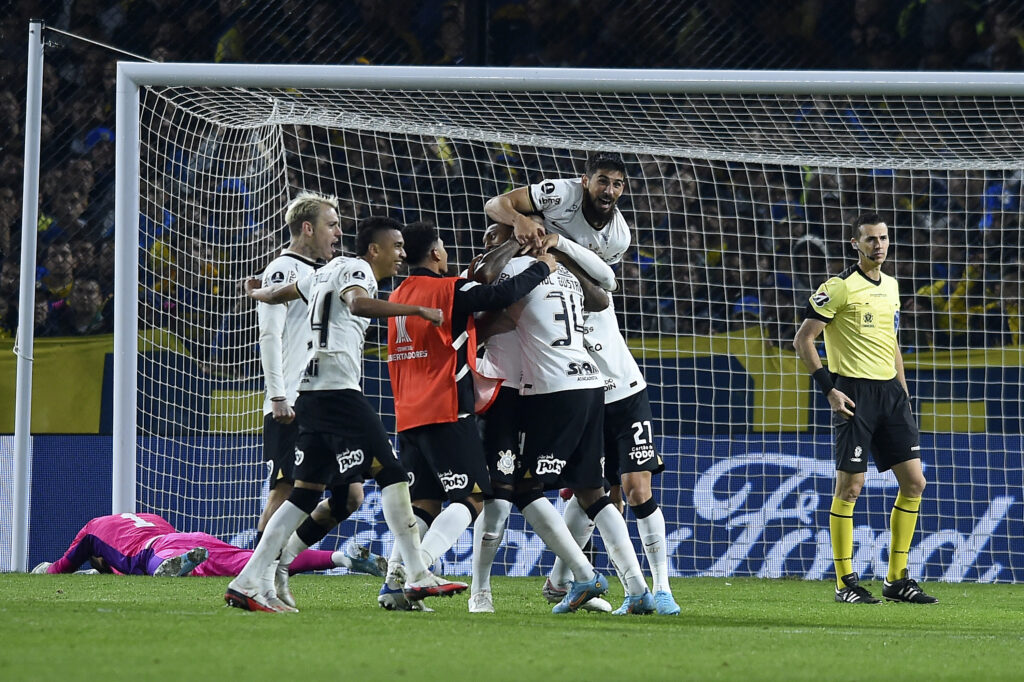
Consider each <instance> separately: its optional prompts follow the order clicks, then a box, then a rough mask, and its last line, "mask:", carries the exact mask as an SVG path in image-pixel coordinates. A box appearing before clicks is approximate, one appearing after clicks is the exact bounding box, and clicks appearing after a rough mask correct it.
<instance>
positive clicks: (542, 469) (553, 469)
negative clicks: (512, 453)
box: [537, 455, 565, 476]
mask: <svg viewBox="0 0 1024 682" xmlns="http://www.w3.org/2000/svg"><path fill="white" fill-rule="evenodd" d="M564 467H565V460H564V459H558V458H557V457H555V456H554V455H541V456H540V457H538V458H537V475H538V476H542V475H544V474H555V475H558V474H560V473H562V469H563V468H564Z"/></svg>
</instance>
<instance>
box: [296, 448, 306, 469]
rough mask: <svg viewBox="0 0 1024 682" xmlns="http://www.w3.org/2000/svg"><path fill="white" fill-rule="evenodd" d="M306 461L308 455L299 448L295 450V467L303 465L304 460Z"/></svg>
mask: <svg viewBox="0 0 1024 682" xmlns="http://www.w3.org/2000/svg"><path fill="white" fill-rule="evenodd" d="M304 459H306V453H305V452H303V451H302V450H299V449H298V448H295V466H299V465H300V464H302V460H304Z"/></svg>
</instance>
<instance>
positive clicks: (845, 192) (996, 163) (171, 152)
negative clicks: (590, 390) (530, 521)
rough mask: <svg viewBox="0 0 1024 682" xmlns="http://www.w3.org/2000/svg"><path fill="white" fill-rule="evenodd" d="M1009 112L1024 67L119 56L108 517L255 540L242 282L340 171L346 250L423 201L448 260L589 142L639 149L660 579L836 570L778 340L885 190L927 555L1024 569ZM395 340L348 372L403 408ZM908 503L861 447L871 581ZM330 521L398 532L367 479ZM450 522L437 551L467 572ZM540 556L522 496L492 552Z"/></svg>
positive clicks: (813, 454) (520, 569)
mask: <svg viewBox="0 0 1024 682" xmlns="http://www.w3.org/2000/svg"><path fill="white" fill-rule="evenodd" d="M1022 121H1024V74H1005V73H978V74H973V73H972V74H954V73H889V72H792V71H787V72H781V71H780V72H749V71H735V72H724V71H670V70H602V69H517V68H469V67H467V68H462V67H459V68H447V67H397V66H395V67H383V66H382V67H375V66H285V65H280V66H276V65H239V64H218V65H209V64H137V63H124V62H122V63H119V65H118V84H117V133H118V134H117V144H116V162H117V169H116V191H117V197H116V201H117V214H116V215H117V221H116V266H115V267H116V270H115V285H116V287H117V292H118V295H117V297H116V298H115V306H116V313H115V354H114V459H115V462H114V499H113V507H114V511H115V512H123V511H155V512H159V513H164V514H165V515H168V516H169V518H171V520H172V522H173V523H176V524H177V525H179V526H186V527H185V528H183V530H207V531H210V532H214V533H215V534H217V535H220V536H222V537H225V538H227V539H234V540H238V541H241V540H242V539H244V538H247V537H250V536H251V531H252V529H253V527H254V526H255V520H256V517H257V515H258V512H259V509H260V506H261V501H260V499H259V497H260V490H261V479H262V477H263V473H262V471H263V470H262V467H261V466H260V463H259V460H260V443H259V425H260V408H261V401H260V398H259V396H260V389H261V383H260V377H259V371H258V366H255V365H254V364H253V354H254V348H255V344H256V332H255V328H254V322H253V320H254V316H253V315H252V311H251V309H248V308H246V307H245V305H244V302H243V301H244V300H243V299H241V298H240V297H239V296H238V294H237V293H236V292H235V291H234V290H233V284H234V282H235V280H236V279H237V277H238V276H240V275H244V274H255V273H258V272H259V271H260V270H262V268H263V266H265V265H266V263H267V262H268V261H269V258H270V256H271V255H272V254H273V253H274V252H275V251H276V250H277V249H279V248H280V247H281V246H282V245H283V243H284V241H285V235H284V230H283V229H282V228H283V225H282V224H281V223H282V220H281V215H280V214H281V208H282V207H283V206H284V204H285V203H286V201H287V199H288V198H290V197H292V196H294V194H295V193H296V192H298V191H300V190H303V189H309V190H316V191H322V192H327V193H330V194H338V195H339V196H340V198H341V210H340V211H339V213H340V214H341V217H342V221H343V228H345V239H346V240H347V241H348V243H349V244H350V243H351V240H352V238H353V236H354V235H353V234H352V230H351V228H352V226H353V225H354V223H355V222H356V220H357V219H358V218H360V217H363V216H365V215H367V214H368V213H370V212H373V211H383V212H387V213H390V214H393V215H395V216H397V217H400V218H401V219H403V220H404V221H406V222H408V221H411V220H415V219H428V220H432V221H434V222H436V223H437V224H438V226H439V228H441V231H442V234H443V235H444V238H445V241H446V246H447V245H448V244H449V243H451V246H452V248H450V249H449V251H450V253H451V254H452V256H453V257H452V261H453V263H458V264H459V265H465V264H466V263H468V261H469V258H470V256H471V255H472V254H473V253H474V251H475V250H476V249H478V248H479V244H480V236H481V235H482V231H483V228H484V227H485V226H486V223H487V219H486V217H485V216H484V215H483V213H482V206H483V203H484V201H486V199H487V198H489V197H490V196H493V195H494V194H496V193H498V192H501V191H506V190H507V189H510V188H512V187H515V186H519V185H523V184H526V183H527V182H534V181H537V180H539V179H541V178H550V177H566V176H578V175H579V174H580V173H581V171H582V167H583V161H584V160H585V158H586V155H587V153H588V152H591V151H596V150H605V151H616V152H619V153H621V154H622V155H623V156H624V158H625V159H626V161H627V166H628V167H629V169H630V173H629V179H630V186H629V189H628V191H627V192H626V194H625V195H624V197H623V200H622V202H621V206H622V209H623V211H624V213H625V214H626V217H627V222H629V223H630V224H631V225H632V226H633V228H634V246H633V248H631V250H630V251H629V252H628V253H627V255H626V257H625V259H624V260H623V262H622V263H621V264H620V265H618V266H617V274H618V277H619V281H620V289H619V291H618V293H617V294H616V300H615V306H616V309H617V311H618V313H619V316H620V321H621V323H622V326H623V332H624V334H625V335H626V337H627V340H628V342H629V343H630V345H631V347H632V348H633V349H634V351H635V354H636V355H637V357H638V359H639V361H640V363H641V367H642V369H643V370H644V372H645V375H646V378H647V381H648V383H649V389H648V391H649V394H650V396H651V401H652V409H653V411H654V414H655V419H656V422H657V424H656V425H655V433H656V435H658V436H659V444H660V447H661V448H662V450H663V454H664V455H665V458H666V463H667V465H668V468H667V470H666V473H665V474H663V475H662V476H660V477H659V478H657V479H655V485H656V489H657V497H658V499H659V503H660V504H661V505H662V507H663V508H664V509H665V510H666V511H665V515H666V520H667V522H668V525H669V528H668V531H669V551H670V554H671V555H672V562H671V564H670V565H671V567H672V568H671V570H672V574H673V575H682V576H689V575H759V576H762V577H776V576H781V575H800V576H803V577H807V578H821V577H823V576H824V575H826V574H828V573H829V572H830V571H831V558H830V549H829V541H828V532H827V527H828V525H827V512H828V499H829V497H830V494H831V493H830V489H831V481H832V476H833V473H834V467H833V464H832V458H831V447H830V436H829V431H828V429H829V413H828V410H827V405H825V404H824V401H823V399H822V398H821V397H820V396H819V395H817V393H816V392H815V391H814V390H813V389H812V387H811V382H810V379H809V377H808V376H807V374H806V372H805V370H804V369H803V367H802V365H801V364H800V362H799V360H798V359H797V358H796V356H795V354H794V353H792V351H791V350H788V344H789V342H790V340H791V338H792V331H793V329H794V328H795V327H794V325H795V324H796V323H798V321H799V320H798V316H799V308H800V307H801V306H802V303H803V301H806V298H807V295H808V294H809V291H808V288H810V289H811V290H813V287H815V286H816V285H817V284H818V283H819V282H820V281H821V280H822V279H824V277H826V276H827V274H828V273H829V272H830V271H834V269H835V268H836V267H838V266H839V265H843V266H844V267H845V264H844V262H845V261H847V260H849V258H848V257H849V251H848V249H849V247H848V238H849V237H848V234H847V233H846V232H845V231H844V227H843V225H844V221H845V220H846V219H848V218H849V217H850V215H851V214H852V213H856V212H857V211H863V210H868V209H877V210H878V211H879V212H880V213H881V214H882V215H883V216H885V217H886V218H887V219H889V220H890V225H891V228H892V231H893V236H894V243H895V246H894V252H893V265H892V266H891V267H894V268H895V269H894V270H893V272H894V273H895V274H896V275H897V276H898V277H899V279H900V281H901V284H902V285H903V290H902V293H903V296H904V300H905V303H906V307H905V309H904V312H903V320H904V322H903V326H904V331H903V334H904V335H905V338H904V340H903V345H904V346H905V347H907V354H906V355H905V360H906V364H907V368H908V374H909V379H910V384H911V388H912V392H913V393H914V398H915V410H916V411H917V413H918V416H919V418H920V420H921V423H922V431H924V432H926V433H925V434H924V436H923V438H924V442H923V445H924V446H925V449H926V450H927V454H926V455H925V457H924V458H923V459H924V460H925V464H926V476H927V477H928V479H929V481H930V488H929V491H927V492H926V499H925V505H924V506H923V510H924V511H923V513H922V523H921V528H920V530H919V532H918V536H917V538H916V539H915V543H914V546H913V548H912V553H911V564H912V567H913V568H914V569H915V570H916V571H917V573H918V575H920V576H921V577H924V578H928V579H945V580H980V581H994V580H1001V581H1007V580H1024V523H1022V522H1021V520H1020V514H1019V513H1017V514H1014V513H1012V510H1013V509H1014V508H1015V506H1016V507H1017V508H1019V504H1020V496H1021V493H1020V492H1019V490H1020V488H1021V477H1022V472H1024V466H1022V463H1021V461H1020V451H1021V449H1020V444H1021V435H1020V434H1021V424H1020V421H1021V420H1020V408H1019V404H1020V399H1021V395H1020V393H1021V390H1020V370H1019V368H1020V366H1021V364H1022V362H1021V360H1022V354H1021V346H1020V339H1019V322H1016V323H1011V322H1010V320H1011V319H1019V308H1014V309H1013V310H1016V311H1018V312H1013V310H1011V309H1010V308H1009V307H1008V306H1007V305H1005V303H1006V301H1007V300H1010V299H1011V298H1012V296H1014V295H1016V296H1017V297H1018V299H1019V288H1018V290H1017V292H1016V294H1014V292H1013V291H1012V289H1013V281H1012V280H1013V275H1012V274H1010V273H1011V270H1013V267H1014V265H1015V264H1018V266H1019V262H1020V261H1019V258H1018V256H1019V250H1020V246H1021V244H1020V242H1019V238H1018V236H1017V234H1018V233H1019V226H1020V217H1021V214H1022V211H1024V208H1022V202H1021V176H1022V175H1024V162H1022V159H1024V136H1021V135H1020V134H1019V132H1020V129H1021V122H1022ZM940 197H941V198H942V201H941V202H940V201H939V200H938V199H939V198H940ZM940 204H941V205H940ZM140 216H141V219H140ZM1014 254H1016V255H1014ZM933 265H934V267H932V266H933ZM994 292H995V293H994ZM801 297H802V298H801ZM1013 315H1018V318H1013ZM1004 323H1005V324H1004ZM1014 324H1016V327H1014ZM979 325H980V326H979ZM1000 325H1002V326H1000ZM1015 329H1016V331H1015ZM381 333H382V331H381V328H380V327H379V326H378V325H374V326H372V327H371V330H370V337H369V339H368V347H371V348H373V347H374V346H375V344H374V342H375V340H379V338H380V336H379V335H380V334H381ZM375 335H377V336H375ZM378 352H379V351H377V350H373V351H371V353H372V354H375V353H378ZM380 359H381V358H379V357H376V356H375V357H368V358H367V361H366V362H365V363H364V364H365V374H366V378H365V385H364V391H365V393H366V394H367V396H368V397H369V398H370V399H371V401H373V402H374V404H375V405H377V406H378V408H379V409H380V410H381V412H382V418H383V419H384V420H385V424H386V425H388V426H389V427H393V414H391V413H390V410H391V403H390V389H389V386H388V382H387V372H386V369H384V368H383V363H382V362H380V361H379V360H380ZM894 496H895V484H894V480H893V479H892V476H891V474H888V475H879V474H877V472H874V471H873V470H871V472H870V473H869V475H868V480H867V485H866V494H865V495H864V499H863V500H862V501H861V502H859V503H858V510H857V516H856V518H855V521H856V524H857V528H856V542H857V545H856V547H857V549H856V556H855V562H854V563H855V568H856V569H857V570H859V571H861V572H862V573H865V574H867V575H871V574H872V573H874V574H876V575H877V574H878V573H879V571H881V572H884V559H885V554H886V551H887V546H888V535H887V533H888V531H887V527H888V522H887V518H888V510H889V507H890V506H891V503H892V499H893V498H894ZM343 534H344V535H346V536H354V537H355V538H356V539H357V540H359V541H363V542H367V543H371V544H373V543H380V544H378V545H376V546H374V550H375V551H378V552H380V553H384V552H386V549H387V546H386V545H387V544H388V543H389V542H390V538H389V536H388V535H387V534H386V529H385V528H384V527H383V525H382V523H381V520H380V514H379V502H378V501H377V499H376V498H375V497H374V496H373V494H372V493H370V491H369V490H368V495H367V504H366V505H365V506H364V508H363V509H361V510H360V511H358V512H357V513H356V514H355V515H354V516H353V518H352V519H351V520H350V521H348V522H346V525H345V526H344V527H343ZM464 544H465V543H464V542H463V543H461V544H458V545H457V546H456V548H455V550H454V551H453V552H452V553H450V554H449V555H447V556H446V558H445V562H446V565H445V567H444V568H445V569H446V570H447V571H448V572H454V573H458V572H464V571H465V570H467V569H468V558H467V555H466V552H467V551H468V547H466V546H464ZM542 550H543V548H542V547H540V546H539V545H538V541H537V540H536V538H535V537H534V536H533V535H532V533H530V532H529V529H528V528H527V527H526V526H525V525H524V524H523V523H522V520H521V519H520V518H518V516H517V517H516V518H515V519H514V520H513V522H512V526H511V527H510V531H509V533H508V534H507V536H506V546H505V548H504V549H503V550H502V552H501V553H500V554H499V570H501V571H503V572H505V573H507V574H510V575H523V574H528V573H536V572H537V571H539V570H540V569H541V568H542V567H543V565H544V564H545V562H547V561H548V560H549V559H550V557H549V555H548V554H547V553H545V552H543V551H542Z"/></svg>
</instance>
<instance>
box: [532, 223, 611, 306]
mask: <svg viewBox="0 0 1024 682" xmlns="http://www.w3.org/2000/svg"><path fill="white" fill-rule="evenodd" d="M542 243H543V244H545V245H546V246H547V247H548V248H550V249H552V250H553V251H555V252H556V253H561V254H564V255H566V256H567V257H568V260H571V261H572V262H573V263H574V264H575V265H576V266H577V267H578V269H579V270H580V271H582V272H583V273H585V274H586V276H587V278H588V279H590V280H593V282H594V283H595V284H597V285H598V286H599V287H601V288H602V289H604V290H605V291H615V290H616V289H617V288H618V283H617V282H616V281H615V271H614V270H612V268H611V266H610V265H608V264H607V263H605V262H604V261H603V260H602V259H601V257H600V256H598V255H597V254H596V253H594V252H593V251H591V250H590V249H588V248H585V247H583V246H580V245H579V244H577V243H576V242H574V241H573V240H571V239H563V238H562V237H561V235H557V234H547V235H544V238H543V240H542ZM559 262H561V263H563V264H564V263H565V262H566V261H565V260H564V259H559ZM573 274H574V275H575V274H576V273H575V272H573ZM604 307H607V304H605V306H604ZM602 309H603V308H602Z"/></svg>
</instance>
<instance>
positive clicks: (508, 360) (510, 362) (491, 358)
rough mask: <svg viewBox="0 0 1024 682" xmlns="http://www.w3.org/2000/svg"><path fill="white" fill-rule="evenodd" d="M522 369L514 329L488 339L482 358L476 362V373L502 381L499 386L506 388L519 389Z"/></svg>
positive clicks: (521, 356) (521, 353)
mask: <svg viewBox="0 0 1024 682" xmlns="http://www.w3.org/2000/svg"><path fill="white" fill-rule="evenodd" d="M522 368H523V350H522V348H521V347H520V345H519V336H518V334H517V333H516V330H514V329H513V330H512V331H508V332H502V333H501V334H495V335H494V336H492V337H490V338H488V339H487V341H485V342H484V355H483V357H482V358H480V359H478V360H477V361H476V371H478V372H480V374H483V375H484V376H485V377H491V378H494V379H504V380H505V381H504V382H503V383H502V384H501V385H502V386H507V387H508V388H519V377H520V374H521V372H522V371H523V369H522Z"/></svg>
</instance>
